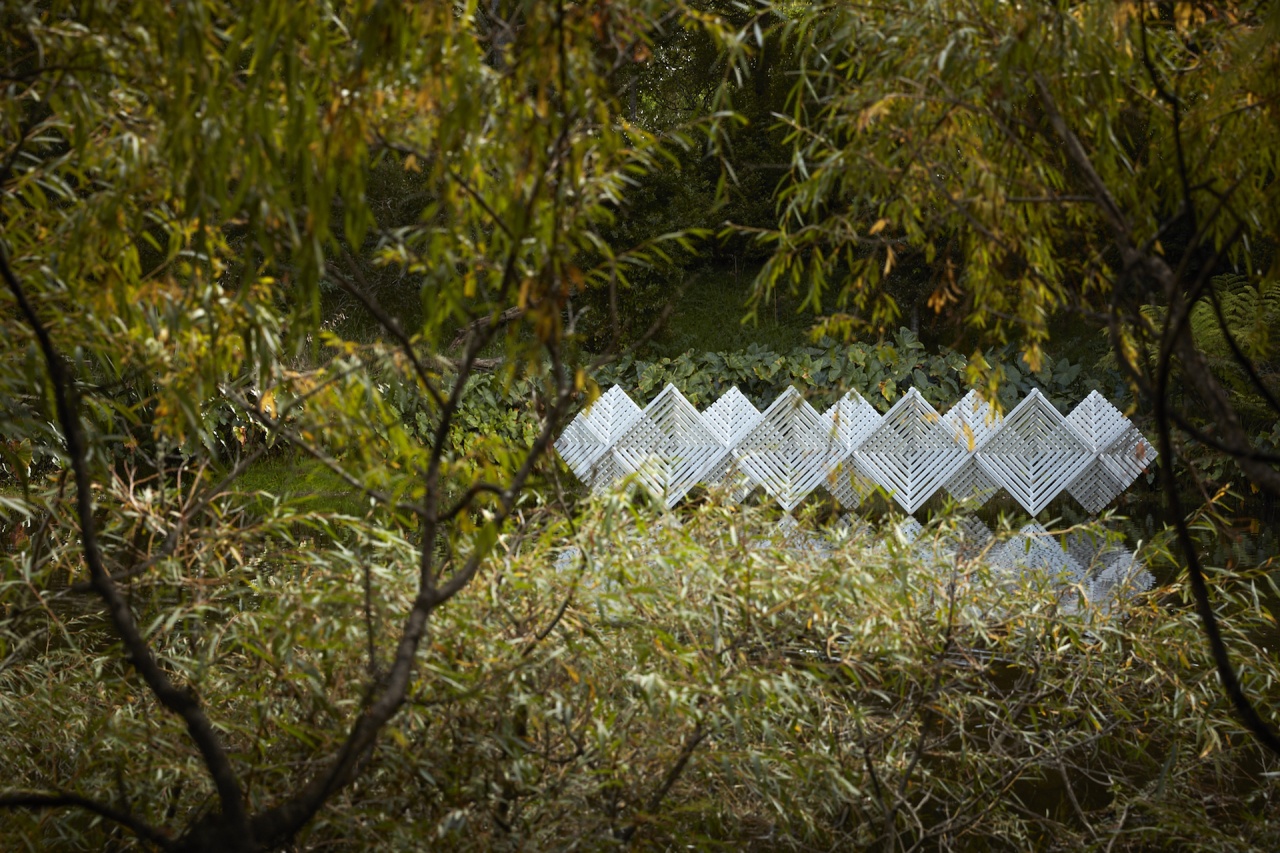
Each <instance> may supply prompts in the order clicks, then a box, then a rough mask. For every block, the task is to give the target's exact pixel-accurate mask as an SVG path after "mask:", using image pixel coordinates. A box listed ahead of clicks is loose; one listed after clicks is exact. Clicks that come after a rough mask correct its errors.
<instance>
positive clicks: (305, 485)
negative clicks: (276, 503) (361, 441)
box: [236, 454, 369, 516]
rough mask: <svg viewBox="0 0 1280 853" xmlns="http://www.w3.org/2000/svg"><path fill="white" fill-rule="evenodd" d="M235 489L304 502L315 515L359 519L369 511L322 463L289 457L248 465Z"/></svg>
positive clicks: (298, 457)
mask: <svg viewBox="0 0 1280 853" xmlns="http://www.w3.org/2000/svg"><path fill="white" fill-rule="evenodd" d="M236 487H237V488H238V489H239V490H240V491H244V492H263V493H265V494H268V495H272V496H274V497H277V498H280V499H282V500H288V501H294V502H305V503H306V506H307V509H309V510H311V511H313V512H318V513H325V514H330V513H331V514H335V515H336V514H342V515H356V516H359V515H364V513H365V511H366V510H367V509H368V508H369V502H368V499H367V498H365V496H364V495H362V494H360V493H359V492H358V491H357V490H356V489H354V488H353V487H352V486H350V485H348V484H347V483H345V482H343V480H342V478H341V477H339V476H338V475H337V474H335V473H333V472H332V471H330V470H329V469H328V468H326V467H325V466H324V464H323V463H321V462H317V461H316V460H314V459H310V458H307V457H304V456H296V455H292V454H289V455H285V456H278V457H271V458H269V459H263V460H260V461H259V462H256V463H254V464H253V465H250V466H249V468H248V469H246V470H245V472H244V473H243V474H241V475H240V477H239V479H237V480H236ZM263 501H264V502H265V498H264V499H263Z"/></svg>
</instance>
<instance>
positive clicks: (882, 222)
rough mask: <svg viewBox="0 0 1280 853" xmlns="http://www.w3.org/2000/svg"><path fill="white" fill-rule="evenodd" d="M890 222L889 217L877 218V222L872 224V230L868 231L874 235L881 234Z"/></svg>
mask: <svg viewBox="0 0 1280 853" xmlns="http://www.w3.org/2000/svg"><path fill="white" fill-rule="evenodd" d="M888 224H889V220H887V219H877V220H876V224H875V225H872V226H871V230H870V231H868V232H867V234H868V235H870V236H873V237H874V236H875V235H876V234H879V233H880V232H881V231H883V230H884V228H885V226H886V225H888Z"/></svg>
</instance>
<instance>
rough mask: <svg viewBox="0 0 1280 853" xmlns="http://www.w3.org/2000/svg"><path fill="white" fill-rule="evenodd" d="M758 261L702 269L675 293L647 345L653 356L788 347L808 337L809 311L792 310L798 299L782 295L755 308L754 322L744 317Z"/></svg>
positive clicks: (793, 346)
mask: <svg viewBox="0 0 1280 853" xmlns="http://www.w3.org/2000/svg"><path fill="white" fill-rule="evenodd" d="M758 271H759V268H758V267H748V268H744V269H740V270H739V271H738V272H737V273H736V274H735V273H734V271H733V269H728V268H726V269H721V268H710V269H704V270H702V271H700V272H698V273H696V274H694V276H693V281H692V282H690V284H689V286H688V287H686V288H685V290H684V292H683V293H682V294H680V296H679V297H678V298H677V301H676V304H675V310H673V311H672V313H671V316H670V318H668V320H667V325H666V328H664V329H663V330H662V332H661V333H660V334H659V335H658V336H657V337H656V338H655V339H654V342H653V344H652V345H651V347H652V349H653V354H654V355H657V356H667V357H672V356H677V355H679V354H680V353H683V352H686V351H688V350H695V351H698V352H728V351H736V350H742V349H746V348H747V346H748V345H749V344H758V345H760V346H763V347H767V348H769V349H771V350H774V351H775V352H788V351H790V350H792V349H794V348H795V347H798V346H802V345H804V344H805V343H807V342H808V331H809V328H810V327H811V326H812V325H813V322H814V319H815V317H814V315H813V314H812V313H811V312H809V311H805V312H803V313H801V312H799V311H798V310H797V306H798V305H799V300H798V299H793V298H791V297H788V296H786V295H780V296H778V297H776V301H775V300H774V299H771V300H770V302H769V304H767V305H763V306H761V308H760V312H759V317H758V318H757V321H756V322H752V323H744V322H743V316H744V315H745V314H746V313H747V300H748V299H749V298H750V296H751V282H752V280H753V279H754V278H755V275H756V273H757V272H758Z"/></svg>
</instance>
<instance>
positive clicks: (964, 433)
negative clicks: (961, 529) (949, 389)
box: [942, 390, 1002, 506]
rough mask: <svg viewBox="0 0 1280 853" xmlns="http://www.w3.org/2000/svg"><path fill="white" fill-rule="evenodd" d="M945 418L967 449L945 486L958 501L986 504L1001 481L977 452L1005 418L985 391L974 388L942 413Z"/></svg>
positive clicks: (962, 446)
mask: <svg viewBox="0 0 1280 853" xmlns="http://www.w3.org/2000/svg"><path fill="white" fill-rule="evenodd" d="M942 422H943V423H944V424H945V425H946V426H947V428H948V429H950V430H951V434H952V437H953V438H954V439H955V441H956V443H957V444H958V445H960V447H961V449H963V450H964V451H965V460H964V463H963V464H961V466H960V467H959V469H957V470H956V473H955V474H953V475H952V476H951V479H949V480H947V482H946V484H945V488H946V490H947V491H948V492H949V493H950V494H951V496H952V497H953V498H955V499H956V500H958V501H968V502H970V503H971V504H972V505H974V506H982V505H983V504H984V503H986V502H987V501H988V500H990V499H991V496H992V495H994V494H995V493H996V492H998V491H1000V484H999V483H997V482H996V481H995V480H994V479H992V477H991V475H990V474H988V473H987V472H986V471H985V470H983V468H982V466H981V465H979V464H978V460H977V459H975V458H974V453H975V451H977V449H978V448H979V447H981V446H982V444H983V443H984V442H985V441H986V440H987V439H989V438H990V437H991V436H993V435H994V434H995V433H996V431H997V430H999V429H1000V427H1001V425H1002V420H1001V418H1000V416H999V415H997V414H996V413H995V411H994V410H993V409H992V408H991V404H990V403H988V402H987V401H986V400H984V399H982V395H981V394H979V393H978V392H977V391H974V390H971V391H969V393H968V394H965V395H964V396H963V397H961V398H960V402H958V403H956V404H955V405H954V406H952V407H951V410H950V411H948V412H947V413H946V414H945V415H943V416H942Z"/></svg>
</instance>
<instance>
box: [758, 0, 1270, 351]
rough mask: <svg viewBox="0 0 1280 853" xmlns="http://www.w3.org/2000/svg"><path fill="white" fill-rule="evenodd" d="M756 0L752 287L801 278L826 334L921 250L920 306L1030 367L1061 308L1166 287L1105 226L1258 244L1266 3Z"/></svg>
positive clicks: (1155, 249)
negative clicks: (781, 53)
mask: <svg viewBox="0 0 1280 853" xmlns="http://www.w3.org/2000/svg"><path fill="white" fill-rule="evenodd" d="M771 8H773V9H774V10H775V12H776V14H777V15H778V16H779V17H780V18H782V19H784V21H785V23H784V24H783V25H781V27H780V31H781V32H782V33H783V34H784V37H785V39H786V41H787V43H788V44H790V45H793V46H794V50H795V52H796V62H797V65H798V71H797V73H796V78H797V79H796V83H795V86H794V88H793V90H792V97H791V102H790V105H789V109H788V110H787V112H786V114H785V117H784V118H783V119H782V122H783V124H784V126H785V127H786V128H787V130H788V132H789V134H790V135H789V141H790V143H791V145H792V148H793V156H792V158H791V169H790V171H789V173H788V174H787V176H786V179H785V181H784V184H783V186H782V188H781V190H780V213H781V221H780V223H779V226H778V228H777V229H774V230H772V231H771V232H770V233H769V234H767V235H766V236H765V237H764V238H763V239H765V240H766V242H767V243H768V245H770V246H771V247H772V248H773V250H774V251H773V256H772V258H771V260H770V261H769V263H768V264H767V265H766V266H765V268H764V269H763V270H762V272H761V274H760V276H759V278H758V280H757V284H758V287H759V289H760V291H761V292H762V293H767V292H770V291H772V290H773V289H784V290H794V291H797V292H800V293H802V294H804V295H805V296H806V298H807V299H808V302H809V304H810V305H811V306H812V307H813V308H814V310H819V311H823V312H826V313H829V314H830V315H831V316H830V319H829V322H828V324H827V328H828V330H830V331H832V332H836V331H850V330H858V329H863V328H867V327H870V328H871V330H872V331H873V332H875V331H883V330H885V329H887V328H892V327H893V325H896V323H897V321H898V318H899V317H900V314H901V309H900V306H899V305H898V304H897V303H896V302H895V300H894V298H893V296H892V293H891V292H890V290H889V289H888V288H890V287H891V284H892V282H893V281H894V271H895V270H896V269H897V268H898V267H899V266H900V265H901V261H902V258H903V256H904V255H905V254H907V253H919V254H921V255H923V259H924V262H925V263H926V264H927V265H928V266H929V267H930V268H931V270H932V273H931V278H932V280H933V284H934V288H933V289H934V293H933V297H932V298H931V299H930V303H931V304H932V305H933V306H934V307H935V308H937V309H939V310H943V309H946V308H948V306H954V310H956V311H958V312H959V313H960V315H961V316H962V318H963V321H964V322H965V323H966V324H967V325H968V326H969V327H970V328H971V329H973V330H974V332H975V333H976V334H979V335H981V336H982V337H983V338H984V339H985V340H988V341H990V340H995V341H996V342H1001V343H1002V342H1004V341H1008V340H1016V341H1018V342H1019V344H1020V345H1021V347H1022V348H1023V349H1024V350H1025V351H1026V353H1027V357H1028V362H1029V363H1031V364H1032V365H1033V366H1036V367H1038V366H1039V364H1040V348H1041V347H1042V345H1043V344H1044V342H1045V341H1046V340H1048V338H1049V335H1050V331H1051V329H1050V325H1051V323H1052V320H1053V317H1054V316H1055V314H1056V313H1057V312H1058V311H1059V309H1062V308H1065V307H1068V306H1070V307H1073V308H1082V307H1083V308H1086V309H1092V310H1095V311H1099V312H1110V311H1111V310H1112V308H1113V307H1114V308H1117V309H1118V310H1119V311H1120V312H1121V314H1122V317H1123V319H1124V321H1126V322H1136V321H1137V319H1138V318H1137V317H1135V316H1133V314H1132V313H1130V312H1131V311H1132V309H1133V308H1135V307H1136V305H1135V300H1140V299H1154V298H1164V299H1168V298H1171V297H1172V293H1171V292H1170V290H1169V288H1170V286H1171V284H1170V283H1169V282H1166V281H1156V280H1155V279H1154V278H1152V277H1148V276H1147V274H1146V272H1144V271H1142V270H1147V269H1154V268H1155V267H1143V268H1142V270H1140V269H1139V268H1138V267H1135V265H1134V261H1133V260H1132V258H1130V259H1129V260H1123V261H1122V260H1121V254H1118V253H1117V252H1116V251H1115V246H1116V245H1117V243H1116V241H1117V240H1119V241H1121V242H1124V243H1126V245H1132V246H1133V247H1134V248H1135V249H1139V250H1140V251H1141V252H1150V253H1151V254H1152V256H1154V257H1161V256H1162V253H1163V252H1164V251H1165V249H1164V248H1163V247H1162V246H1161V243H1160V241H1162V240H1164V241H1166V245H1167V247H1168V251H1169V256H1170V257H1171V258H1173V259H1174V260H1173V266H1175V267H1176V266H1178V250H1179V247H1178V246H1176V245H1175V244H1174V241H1175V240H1177V241H1181V240H1185V239H1191V237H1190V234H1186V236H1185V237H1181V238H1180V237H1179V236H1178V235H1180V234H1185V232H1186V231H1187V230H1188V228H1189V229H1190V231H1193V232H1197V231H1198V234H1197V236H1196V238H1194V239H1195V240H1196V241H1197V246H1198V247H1201V248H1203V249H1204V250H1205V251H1204V255H1203V256H1200V257H1207V256H1208V255H1209V253H1210V252H1221V253H1222V256H1223V257H1224V258H1227V259H1229V260H1230V261H1231V262H1232V263H1234V264H1236V265H1237V266H1239V267H1244V268H1247V269H1251V270H1252V269H1255V268H1256V267H1257V266H1259V265H1260V264H1261V261H1262V259H1263V258H1265V255H1266V250H1265V247H1266V246H1269V245H1275V243H1276V241H1277V240H1276V238H1277V235H1278V234H1280V214H1278V213H1277V212H1278V211H1280V206H1277V205H1276V204H1275V200H1274V174H1275V151H1276V150H1280V140H1278V139H1277V135H1276V134H1277V127H1278V126H1277V125H1276V123H1275V122H1274V121H1272V120H1271V118H1270V116H1269V108H1268V107H1264V106H1263V105H1264V104H1271V103H1274V100H1275V98H1276V86H1277V80H1280V74H1277V73H1276V72H1277V68H1280V49H1278V48H1277V46H1276V43H1275V39H1274V37H1273V36H1274V33H1275V32H1276V29H1277V27H1280V12H1277V7H1276V6H1275V4H1255V3H1251V2H1229V3H1220V4H1212V5H1209V6H1206V5H1198V4H1184V3H1175V4H1165V3H1153V4H1113V3H1086V4H1069V3H1049V4H1037V5H1033V6H1024V5H1019V4H1010V3H1006V2H1002V0H980V2H970V0H925V2H916V0H912V1H911V2H888V3H876V4H846V3H831V4H827V3H817V4H794V3H787V2H781V3H776V4H772V7H771ZM1268 32H1270V34H1271V35H1268ZM1226 139H1231V140H1233V144H1230V145H1226V144H1223V141H1224V140H1226ZM1068 140H1071V141H1070V143H1069V142H1068ZM1094 175H1096V177H1097V180H1096V181H1094V179H1093V176H1094ZM1177 211H1181V212H1177ZM1188 211H1195V213H1194V214H1192V213H1188ZM1184 216H1189V217H1190V219H1189V220H1188V219H1185V218H1183V217H1184ZM1241 236H1243V238H1244V239H1243V240H1241V239H1239V238H1240V237H1241ZM1199 241H1203V242H1202V243H1201V242H1199ZM1260 247H1261V248H1260ZM1255 262H1256V263H1255ZM1195 263H1198V261H1197V262H1195ZM1195 263H1192V264H1189V265H1187V266H1185V267H1183V268H1180V270H1179V271H1180V272H1182V271H1185V272H1188V273H1190V274H1191V276H1194V275H1195V272H1196V270H1195ZM1262 274H1263V275H1265V276H1267V277H1268V280H1274V279H1275V277H1276V275H1277V274H1280V268H1277V267H1275V266H1274V265H1273V266H1272V267H1271V268H1270V269H1267V270H1263V271H1262ZM1113 296H1114V297H1115V301H1114V303H1113V300H1112V297H1113ZM1122 355H1123V354H1122ZM1135 367H1137V368H1138V369H1141V368H1142V367H1143V365H1141V364H1139V363H1137V362H1135Z"/></svg>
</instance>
